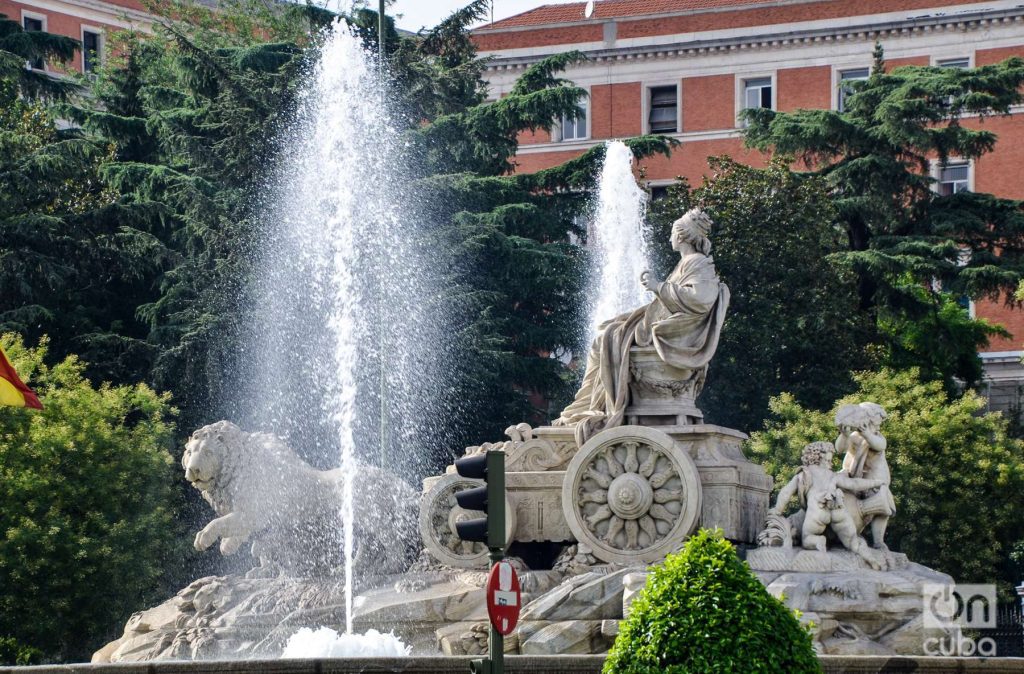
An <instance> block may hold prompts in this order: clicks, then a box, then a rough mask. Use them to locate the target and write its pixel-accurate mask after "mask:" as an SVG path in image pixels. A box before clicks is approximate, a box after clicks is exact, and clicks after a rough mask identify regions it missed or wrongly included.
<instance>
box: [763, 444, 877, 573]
mask: <svg viewBox="0 0 1024 674" xmlns="http://www.w3.org/2000/svg"><path fill="white" fill-rule="evenodd" d="M835 451H836V449H835V446H834V445H833V444H832V443H831V442H812V443H810V444H809V445H807V446H806V447H804V451H803V453H802V455H801V457H800V460H801V463H803V466H802V467H801V469H800V472H798V473H797V474H796V475H794V476H793V479H791V480H790V481H789V483H787V484H786V486H785V487H783V488H782V489H781V490H780V491H779V496H778V498H777V499H776V501H775V507H774V508H772V509H771V510H769V511H768V514H769V515H775V516H781V515H783V514H784V512H785V509H786V506H787V505H788V504H789V502H790V501H791V500H792V499H793V497H794V496H796V497H798V498H799V501H800V505H801V507H802V508H803V519H802V522H801V524H800V527H799V528H800V541H801V545H802V546H803V548H804V549H806V550H817V551H818V552H826V550H827V547H826V540H825V533H826V532H827V531H828V530H830V529H831V531H832V532H833V533H834V534H835V535H836V537H837V538H838V539H839V541H840V542H841V543H842V544H843V546H844V547H846V549H847V550H849V551H851V552H853V553H856V554H858V555H860V556H861V557H863V558H864V560H865V561H867V562H868V564H870V565H871V567H872V568H874V569H880V568H882V567H883V566H884V565H885V558H884V557H882V556H881V555H879V554H878V553H877V552H876V551H874V550H872V549H870V548H869V547H868V544H867V542H866V541H865V540H864V539H863V538H861V536H860V529H859V522H858V517H857V516H856V515H855V513H854V512H853V511H851V510H850V509H849V508H848V507H847V496H846V495H847V494H852V493H856V492H862V491H866V490H868V489H876V488H878V487H881V486H882V485H883V484H885V482H884V481H883V480H881V479H867V478H856V477H850V476H849V475H847V473H846V472H845V471H840V472H833V470H832V457H833V456H834V455H835Z"/></svg>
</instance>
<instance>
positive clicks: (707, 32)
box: [474, 0, 1024, 409]
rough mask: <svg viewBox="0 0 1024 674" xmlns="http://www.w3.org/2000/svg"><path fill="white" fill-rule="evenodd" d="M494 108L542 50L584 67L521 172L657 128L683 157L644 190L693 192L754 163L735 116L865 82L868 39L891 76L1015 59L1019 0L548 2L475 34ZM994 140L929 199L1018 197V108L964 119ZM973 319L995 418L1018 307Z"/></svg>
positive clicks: (1007, 393) (654, 165)
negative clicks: (714, 162) (983, 339)
mask: <svg viewBox="0 0 1024 674" xmlns="http://www.w3.org/2000/svg"><path fill="white" fill-rule="evenodd" d="M474 37H475V40H476V43H477V45H478V47H479V49H480V52H481V55H482V56H488V57H490V58H491V59H492V60H491V62H490V64H489V66H488V69H487V74H486V76H487V79H488V81H489V83H490V85H491V92H490V93H491V96H492V97H494V98H498V97H500V96H501V95H502V94H504V93H505V92H507V91H508V90H509V89H510V88H511V87H512V85H513V83H514V82H515V80H516V78H517V77H518V76H519V75H520V74H521V73H522V72H523V70H524V69H525V68H526V67H527V66H529V65H530V64H532V63H535V62H536V61H537V60H539V59H541V58H543V57H545V56H548V55H551V54H553V53H557V52H562V51H568V50H579V51H581V52H583V53H584V54H586V55H587V56H588V57H589V60H588V61H587V62H585V63H582V64H580V65H577V66H574V67H572V68H571V69H569V70H568V71H567V72H566V74H565V76H566V77H567V78H569V79H570V80H572V81H573V82H575V83H576V84H577V85H578V86H580V87H582V88H584V89H586V90H587V92H588V93H589V97H588V100H587V101H586V102H585V104H584V105H585V108H586V116H585V118H581V119H576V120H571V119H570V120H562V122H561V124H559V125H558V126H557V127H556V129H555V130H554V131H553V132H552V133H551V134H548V133H543V132H540V133H537V134H527V135H524V136H523V137H522V138H521V141H522V145H521V147H520V148H519V153H518V155H517V162H518V170H520V171H527V172H530V171H536V170H539V169H542V168H546V167H550V166H554V165H557V164H559V163H561V162H563V161H565V160H567V159H569V158H571V157H574V156H577V155H579V154H580V153H581V152H583V151H585V150H586V149H587V148H589V147H591V146H593V145H594V144H596V143H600V142H602V141H604V140H606V139H611V138H620V137H628V136H634V135H639V134H643V133H650V132H661V133H666V134H668V135H671V136H672V137H673V138H676V139H677V140H679V141H680V142H681V143H682V145H681V146H680V147H679V148H678V149H677V150H676V151H675V152H673V154H672V157H671V158H668V159H666V158H663V157H658V158H653V159H650V160H646V161H645V162H643V164H644V169H645V177H646V179H647V180H648V182H649V184H650V186H651V187H652V188H655V189H657V188H658V187H659V186H663V185H667V184H669V183H671V182H672V181H673V179H674V178H675V177H676V176H685V177H686V178H688V179H689V181H690V183H691V184H693V185H699V184H700V182H701V178H702V176H703V175H704V174H705V173H707V172H708V164H707V157H709V156H714V155H721V154H728V155H730V156H732V157H733V158H735V159H737V160H738V161H742V162H744V163H748V164H753V165H759V164H763V162H764V159H765V158H764V156H763V155H761V154H760V153H757V152H754V151H751V150H748V149H746V148H744V147H743V141H742V138H741V132H742V129H741V125H740V122H739V120H738V114H739V112H740V110H742V109H743V108H746V107H754V106H760V107H771V108H773V109H775V110H780V111H788V110H795V109H797V108H833V109H835V108H839V107H840V106H842V101H843V87H842V82H843V81H844V80H849V79H857V78H863V77H867V75H868V72H869V68H870V66H871V63H872V50H873V48H874V44H875V42H876V41H878V42H881V43H882V45H883V46H884V48H885V54H886V61H887V63H888V66H889V67H896V66H900V65H908V64H913V65H939V66H947V67H972V66H980V65H984V64H990V63H996V62H999V61H1002V60H1003V59H1005V58H1007V57H1009V56H1014V55H1017V56H1024V5H1022V4H1020V0H993V1H992V2H984V3H977V2H951V1H948V0H945V1H944V0H859V1H858V2H850V1H849V0H598V1H597V2H595V3H585V2H576V3H571V4H564V5H547V6H542V7H538V8H537V9H533V10H530V11H528V12H525V13H523V14H519V15H517V16H513V17H510V18H507V19H502V20H500V21H497V22H494V23H492V24H488V25H486V26H483V27H481V28H479V29H477V30H476V31H475V32H474ZM965 123H966V124H978V125H982V124H983V126H984V127H985V128H987V129H991V130H992V131H994V132H995V133H997V134H998V136H999V140H998V142H997V144H996V150H995V152H993V153H992V154H989V155H986V156H984V157H983V158H982V159H980V160H978V161H976V162H967V161H958V160H952V161H951V162H950V163H949V164H948V165H947V166H944V167H941V166H935V167H934V175H935V177H936V178H938V179H939V181H940V182H939V183H938V185H937V189H940V190H949V191H953V190H961V189H970V190H978V191H983V192H991V193H993V194H996V195H999V196H1003V197H1012V198H1015V199H1024V180H1022V179H1021V178H1020V175H1021V174H1020V166H1019V164H1018V162H1022V161H1024V106H1022V107H1021V108H1020V109H1018V110H1015V111H1014V114H1013V115H1011V116H1009V117H998V118H993V119H987V120H985V121H984V122H981V121H979V120H966V121H965ZM971 310H972V312H974V313H975V315H977V316H980V317H985V318H988V319H990V320H992V321H994V322H997V323H1000V324H1002V325H1004V326H1005V327H1006V328H1007V329H1008V330H1009V331H1010V332H1011V333H1013V337H1012V338H1011V339H998V340H994V341H993V342H992V344H991V345H990V346H989V347H988V348H987V349H986V350H985V352H984V353H982V357H983V359H984V362H985V368H986V373H987V377H988V386H989V393H990V399H991V402H992V406H993V407H994V408H1000V409H1005V408H1006V407H1008V406H1009V405H1011V404H1015V403H1016V402H1017V401H1018V399H1019V396H1020V393H1019V387H1020V386H1022V385H1024V368H1022V367H1021V364H1020V360H1021V355H1022V351H1021V344H1022V342H1024V311H1021V310H1011V309H1008V308H1006V307H1005V306H1003V305H1002V304H996V303H990V302H979V303H977V304H973V305H972V307H971Z"/></svg>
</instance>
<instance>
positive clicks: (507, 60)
mask: <svg viewBox="0 0 1024 674" xmlns="http://www.w3.org/2000/svg"><path fill="white" fill-rule="evenodd" d="M1010 24H1017V25H1021V24H1024V5H1019V6H1017V7H1011V8H1006V9H983V10H977V11H971V12H964V13H957V14H938V15H922V16H915V17H909V18H906V19H901V20H888V21H881V22H871V21H865V22H863V23H860V24H849V25H844V26H840V27H830V28H812V29H805V30H799V29H798V30H784V29H785V28H786V25H785V24H782V25H779V26H776V27H775V28H778V29H783V30H774V31H773V30H771V28H772V27H766V29H767V30H766V31H765V32H763V33H759V34H754V35H744V36H736V37H715V38H708V39H700V38H697V39H693V40H687V41H676V42H666V43H661V44H651V45H643V46H630V47H613V48H601V49H589V50H588V49H581V50H580V51H582V53H583V54H585V55H586V56H587V58H588V59H589V60H590V61H592V62H597V63H603V62H608V61H639V60H645V59H674V58H687V57H693V56H704V55H707V54H721V53H723V52H735V51H758V50H771V49H779V48H783V47H785V48H789V47H797V46H810V45H819V46H820V45H823V44H829V43H840V42H874V41H876V40H881V39H884V38H892V37H900V38H904V37H909V36H912V35H923V34H929V33H942V32H967V31H974V30H982V29H986V28H990V27H993V26H1000V25H1010ZM558 46H562V47H569V46H571V45H558ZM556 51H558V50H557V46H555V48H552V49H551V51H550V52H549V53H555V52H556ZM543 58H544V55H541V54H531V55H529V56H507V57H502V56H500V55H498V54H491V55H490V56H489V57H488V63H487V71H488V72H496V71H505V70H511V71H515V70H523V69H525V68H527V67H529V66H530V65H532V64H534V63H536V62H538V61H540V60H541V59H543Z"/></svg>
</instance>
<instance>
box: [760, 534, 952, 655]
mask: <svg viewBox="0 0 1024 674" xmlns="http://www.w3.org/2000/svg"><path fill="white" fill-rule="evenodd" d="M885 557H886V559H887V563H888V567H889V570H887V571H876V570H874V569H872V568H871V567H870V566H868V564H867V563H866V562H865V561H864V560H863V559H861V558H860V557H859V556H857V555H855V554H854V553H851V552H848V551H846V550H833V551H829V552H817V551H809V550H795V549H790V550H786V549H783V548H758V549H756V550H751V551H750V552H749V553H748V554H747V563H748V564H750V567H751V569H752V570H753V571H754V573H756V574H757V576H758V578H760V579H761V581H762V582H763V583H764V584H765V585H766V586H767V588H768V592H770V593H771V594H772V595H774V596H776V597H779V598H781V599H783V601H785V603H786V605H787V606H789V607H790V608H793V609H797V610H799V611H800V612H801V613H802V614H803V620H804V621H806V622H808V623H811V624H812V625H813V626H814V630H815V640H816V646H817V647H818V649H819V651H820V652H822V653H825V654H829V655H916V654H923V653H924V645H925V641H926V640H927V639H928V638H929V637H945V636H948V635H947V634H946V632H945V631H942V630H926V629H925V627H924V621H923V617H922V613H923V610H924V606H925V596H926V594H925V593H926V591H927V587H926V586H928V585H949V586H951V585H953V579H952V578H951V577H950V576H948V575H946V574H944V573H939V572H938V571H934V570H932V569H929V568H928V567H925V566H921V565H920V564H914V563H913V562H910V561H908V560H907V558H906V556H905V555H901V554H896V553H886V554H885Z"/></svg>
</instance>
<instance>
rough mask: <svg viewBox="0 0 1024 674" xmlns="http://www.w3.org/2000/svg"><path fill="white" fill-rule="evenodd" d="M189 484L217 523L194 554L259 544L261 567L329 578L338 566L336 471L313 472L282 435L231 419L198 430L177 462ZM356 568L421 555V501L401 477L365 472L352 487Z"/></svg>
mask: <svg viewBox="0 0 1024 674" xmlns="http://www.w3.org/2000/svg"><path fill="white" fill-rule="evenodd" d="M181 464H182V467H183V468H184V469H185V478H186V479H187V480H188V481H189V482H190V483H191V484H192V486H194V487H195V488H196V489H199V490H200V491H201V492H202V495H203V498H204V499H205V500H206V501H207V502H208V503H209V504H210V505H211V506H212V507H213V509H214V510H215V511H216V513H217V517H216V518H215V519H214V520H212V521H211V522H210V523H209V524H207V525H206V526H205V527H203V528H202V530H200V531H199V533H198V534H196V537H195V547H196V549H197V550H205V549H206V548H209V547H210V546H212V545H213V544H214V543H216V542H217V541H218V540H220V551H221V553H222V554H225V555H230V554H233V553H235V552H237V551H238V550H239V549H240V548H241V546H242V545H243V544H245V543H247V542H250V541H253V553H254V555H255V556H257V557H259V558H260V561H261V562H262V563H264V564H265V565H273V566H278V567H283V568H294V569H297V570H300V571H301V572H303V573H319V574H322V573H330V572H331V571H332V567H334V566H336V565H337V564H338V563H340V560H337V559H332V556H333V554H334V553H335V552H336V551H337V550H340V549H341V546H340V543H339V544H338V545H334V542H335V541H334V539H338V538H339V537H340V532H339V531H338V530H339V528H340V525H339V515H338V513H339V511H340V507H341V480H342V473H341V470H340V469H335V470H327V471H321V470H317V469H315V468H313V467H312V466H310V465H309V464H307V463H306V462H305V461H303V460H302V459H301V458H299V456H298V455H297V454H296V453H295V452H294V451H292V449H291V448H290V447H288V445H287V444H286V443H285V442H284V440H282V439H281V438H278V437H277V436H274V435H270V434H267V433H247V432H245V431H243V430H242V429H240V428H239V427H238V426H236V425H235V424H233V423H231V422H229V421H219V422H217V423H214V424H210V425H208V426H204V427H203V428H200V429H199V430H197V431H196V432H195V433H193V434H192V437H191V438H190V439H189V441H188V443H187V444H186V446H185V453H184V455H183V456H182V458H181ZM354 487H355V493H356V494H357V495H358V498H357V499H356V503H355V509H356V518H355V519H356V531H355V536H356V541H357V545H358V549H357V552H356V560H355V563H356V566H357V567H358V566H365V567H367V568H368V569H371V570H372V571H374V572H377V573H398V572H401V571H404V570H405V569H406V567H407V566H408V564H409V562H410V561H411V557H412V556H413V555H414V554H415V552H416V549H417V548H418V542H419V540H418V539H419V535H418V531H417V516H418V510H419V495H418V494H417V493H416V491H415V490H413V488H412V487H411V486H409V485H408V484H407V483H405V482H404V481H402V480H401V479H399V478H397V477H396V476H394V475H392V474H390V473H387V472H385V471H382V470H380V469H378V468H374V467H372V466H366V465H361V466H360V467H359V473H358V475H357V476H356V477H355V482H354Z"/></svg>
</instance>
